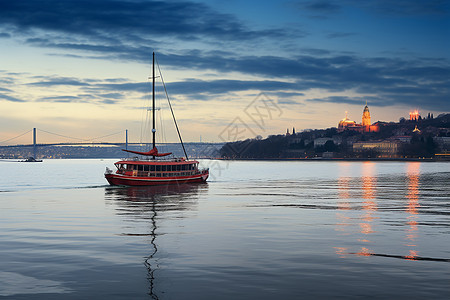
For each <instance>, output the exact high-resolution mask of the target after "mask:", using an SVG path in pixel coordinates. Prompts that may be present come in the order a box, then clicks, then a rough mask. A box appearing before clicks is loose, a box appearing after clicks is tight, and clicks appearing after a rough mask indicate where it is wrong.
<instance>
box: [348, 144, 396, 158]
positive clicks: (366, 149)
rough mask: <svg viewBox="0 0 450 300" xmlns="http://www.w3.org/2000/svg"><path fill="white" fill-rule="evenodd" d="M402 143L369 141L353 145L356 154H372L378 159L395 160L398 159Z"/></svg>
mask: <svg viewBox="0 0 450 300" xmlns="http://www.w3.org/2000/svg"><path fill="white" fill-rule="evenodd" d="M400 145H401V142H400V141H389V140H386V141H367V142H356V143H353V152H354V153H355V154H364V153H370V152H372V153H373V155H374V156H376V157H384V158H395V157H398V151H399V149H400Z"/></svg>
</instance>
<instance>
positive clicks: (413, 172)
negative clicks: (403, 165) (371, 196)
mask: <svg viewBox="0 0 450 300" xmlns="http://www.w3.org/2000/svg"><path fill="white" fill-rule="evenodd" d="M406 172H407V182H408V193H407V195H406V199H407V201H408V204H407V206H406V212H407V213H408V214H409V215H408V217H407V219H408V221H407V222H406V224H407V225H409V226H408V228H407V229H406V231H407V234H406V240H407V243H406V244H405V246H407V247H416V246H417V245H416V240H417V238H418V234H417V233H418V222H417V218H418V214H419V212H418V209H419V207H420V204H419V181H420V162H411V163H408V165H407V170H406ZM417 256H418V251H416V250H414V249H409V254H408V255H406V256H405V257H406V258H407V259H411V260H414V259H415V258H416V257H417Z"/></svg>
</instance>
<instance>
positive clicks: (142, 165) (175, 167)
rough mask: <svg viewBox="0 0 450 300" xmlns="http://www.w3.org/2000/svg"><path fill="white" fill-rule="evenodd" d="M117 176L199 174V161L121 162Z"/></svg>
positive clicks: (116, 164) (118, 165)
mask: <svg viewBox="0 0 450 300" xmlns="http://www.w3.org/2000/svg"><path fill="white" fill-rule="evenodd" d="M114 165H115V166H116V168H117V172H116V174H123V175H128V176H137V177H180V176H191V175H196V174H199V173H200V171H199V170H198V161H189V162H186V161H171V162H162V161H161V162H153V161H148V162H143V161H119V162H116V163H115V164H114Z"/></svg>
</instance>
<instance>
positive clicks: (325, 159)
mask: <svg viewBox="0 0 450 300" xmlns="http://www.w3.org/2000/svg"><path fill="white" fill-rule="evenodd" d="M212 159H218V160H247V161H420V162H450V161H449V160H444V159H435V158H321V157H315V158H212Z"/></svg>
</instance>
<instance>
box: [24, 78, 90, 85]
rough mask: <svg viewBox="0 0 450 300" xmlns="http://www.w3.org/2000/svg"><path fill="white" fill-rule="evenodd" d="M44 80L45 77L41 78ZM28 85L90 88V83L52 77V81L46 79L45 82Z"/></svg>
mask: <svg viewBox="0 0 450 300" xmlns="http://www.w3.org/2000/svg"><path fill="white" fill-rule="evenodd" d="M41 78H44V77H41ZM27 85H34V86H46V87H51V86H57V85H67V86H89V84H88V83H86V82H84V81H83V80H78V79H75V78H70V77H52V78H50V79H45V80H43V81H35V82H31V83H28V84H27Z"/></svg>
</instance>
